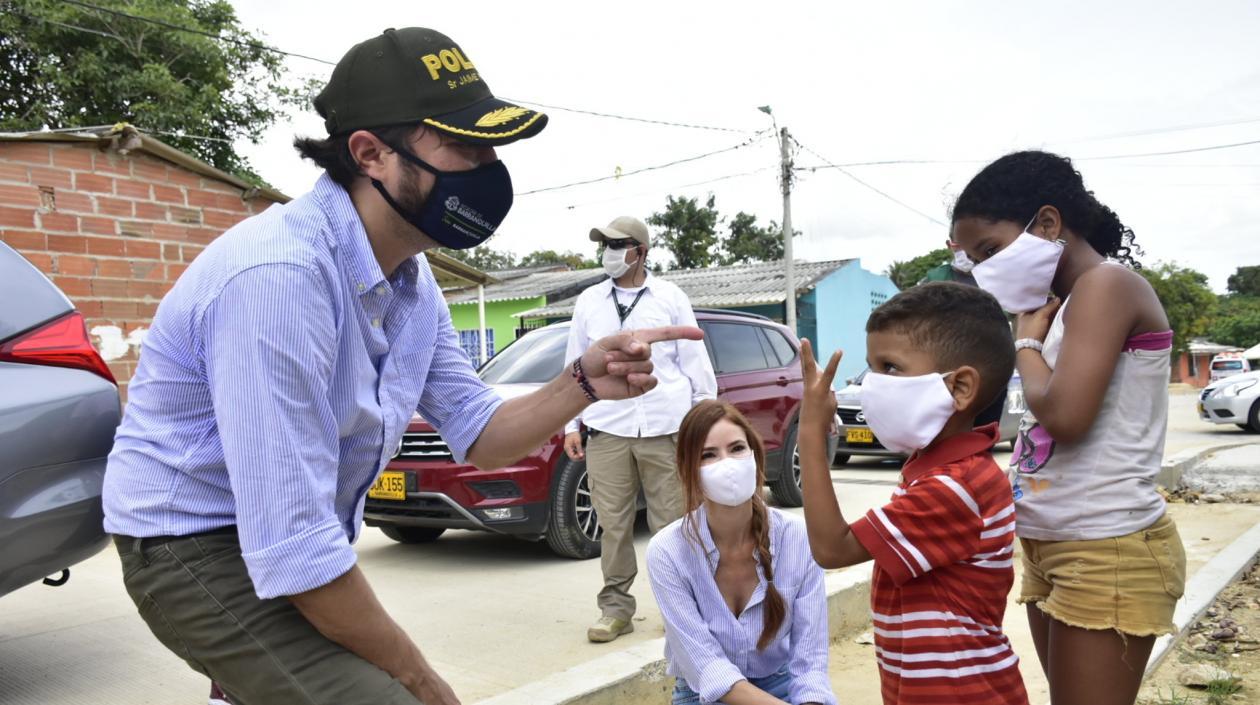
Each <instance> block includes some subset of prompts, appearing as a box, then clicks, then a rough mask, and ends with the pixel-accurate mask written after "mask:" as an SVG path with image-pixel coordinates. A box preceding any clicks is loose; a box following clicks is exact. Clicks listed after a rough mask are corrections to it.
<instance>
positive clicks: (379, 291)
mask: <svg viewBox="0 0 1260 705" xmlns="http://www.w3.org/2000/svg"><path fill="white" fill-rule="evenodd" d="M376 295H377V296H384V295H385V287H383V286H378V287H376Z"/></svg>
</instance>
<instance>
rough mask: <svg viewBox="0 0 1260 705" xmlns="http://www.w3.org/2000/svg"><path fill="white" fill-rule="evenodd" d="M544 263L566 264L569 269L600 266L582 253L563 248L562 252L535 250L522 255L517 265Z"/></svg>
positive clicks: (538, 264) (534, 265)
mask: <svg viewBox="0 0 1260 705" xmlns="http://www.w3.org/2000/svg"><path fill="white" fill-rule="evenodd" d="M546 264H563V265H567V266H568V267H569V268H570V269H591V268H594V267H599V266H600V263H599V262H596V261H595V260H592V259H587V258H585V257H583V256H582V255H580V254H578V253H576V252H572V251H569V250H565V251H564V252H556V251H555V250H537V251H534V252H531V253H529V254H527V255H525V256H524V257H522V258H521V261H520V262H519V263H518V265H517V266H520V267H537V266H541V265H546Z"/></svg>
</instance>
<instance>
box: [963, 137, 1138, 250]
mask: <svg viewBox="0 0 1260 705" xmlns="http://www.w3.org/2000/svg"><path fill="white" fill-rule="evenodd" d="M1042 206H1054V207H1055V208H1056V209H1058V211H1059V215H1060V216H1062V218H1063V225H1064V226H1065V227H1067V228H1068V229H1069V230H1071V231H1072V232H1074V233H1076V234H1077V235H1080V236H1081V237H1083V238H1085V241H1086V242H1088V243H1089V244H1090V247H1093V248H1094V249H1095V250H1097V251H1098V254H1100V255H1103V256H1104V257H1111V258H1113V259H1116V260H1119V261H1120V262H1123V263H1124V264H1125V265H1127V266H1129V267H1131V268H1133V269H1141V268H1142V265H1141V263H1139V262H1138V261H1137V260H1136V259H1135V258H1134V254H1136V255H1138V256H1141V255H1142V248H1140V247H1138V246H1137V244H1136V243H1134V241H1133V231H1132V230H1130V229H1129V228H1127V227H1125V225H1124V223H1122V222H1120V218H1119V216H1117V215H1116V213H1115V211H1113V210H1111V209H1110V208H1108V207H1107V206H1105V205H1103V204H1102V203H1101V202H1100V201H1099V200H1098V199H1097V198H1095V197H1094V192H1093V191H1089V190H1087V189H1086V188H1085V181H1084V180H1083V179H1082V178H1081V172H1079V171H1077V170H1076V167H1074V166H1072V160H1071V159H1068V158H1067V157H1061V156H1059V155H1057V154H1051V153H1049V152H1041V151H1036V150H1030V151H1026V152H1012V153H1010V154H1008V155H1006V156H1004V157H1001V158H1000V159H998V160H997V161H995V162H993V163H992V164H990V165H988V166H986V167H985V168H983V169H981V170H980V173H979V174H976V175H975V176H974V177H972V179H971V182H970V183H968V184H967V187H966V188H964V189H963V191H962V193H961V194H959V196H958V201H957V202H956V203H954V211H953V213H952V215H951V218H952V220H951V222H954V223H957V222H958V221H959V220H961V219H963V218H984V219H986V220H989V221H999V220H1009V221H1011V222H1013V223H1019V224H1020V225H1025V224H1026V223H1028V221H1030V220H1032V218H1033V216H1035V215H1037V211H1038V210H1039V209H1040V208H1041V207H1042Z"/></svg>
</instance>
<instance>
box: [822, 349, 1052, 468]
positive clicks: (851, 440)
mask: <svg viewBox="0 0 1260 705" xmlns="http://www.w3.org/2000/svg"><path fill="white" fill-rule="evenodd" d="M867 372H870V370H869V369H866V370H862V373H861V374H859V375H858V376H856V377H850V378H849V379H848V380H846V382H845V384H846V386H845V387H844V389H841V390H840V391H838V392H836V412H837V415H838V416H839V417H840V444H839V446H838V447H837V448H836V457H835V463H836V464H837V465H843V464H845V463H847V462H849V459H850V457H851V456H854V455H870V456H875V457H880V458H904V457H906V454H905V453H900V452H898V451H895V450H889V449H887V448H885V447H884V446H883V444H882V443H880V442H879V438H877V437H876V436H875V433H874V432H873V431H871V427H870V426H869V425H867V423H866V417H865V416H863V415H862V402H861V394H862V380H863V379H864V378H865V377H866V373H867ZM1027 410H1028V409H1027V407H1025V406H1024V388H1023V386H1021V384H1020V380H1019V373H1016V374H1015V375H1013V376H1012V377H1011V381H1010V382H1009V383H1007V386H1006V400H1005V402H1004V403H1003V405H1002V416H1001V418H1000V420H999V421H998V438H999V439H1000V441H1001V442H1008V443H1010V444H1011V447H1012V449H1014V445H1015V436H1016V435H1017V434H1018V432H1019V421H1020V419H1021V418H1023V416H1024V412H1025V411H1027Z"/></svg>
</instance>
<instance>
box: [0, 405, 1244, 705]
mask: <svg viewBox="0 0 1260 705" xmlns="http://www.w3.org/2000/svg"><path fill="white" fill-rule="evenodd" d="M1193 404H1194V399H1193V396H1178V397H1174V398H1173V400H1172V403H1171V404H1170V411H1171V413H1170V423H1169V452H1170V453H1171V452H1176V451H1177V450H1181V449H1182V448H1185V447H1191V446H1199V445H1204V444H1210V443H1216V442H1221V441H1222V440H1223V439H1225V440H1239V439H1241V438H1243V434H1242V433H1241V432H1239V431H1238V430H1237V429H1235V428H1234V427H1233V426H1229V427H1213V426H1209V425H1208V424H1203V423H1201V422H1199V421H1198V420H1197V419H1196V418H1195V417H1194V407H1193ZM1005 460H1006V457H1005V456H1002V457H999V462H1003V463H1004V462H1005ZM898 470H899V465H898V463H895V462H880V461H875V460H862V459H857V458H855V459H854V460H853V461H852V462H851V463H850V464H849V465H847V466H845V467H843V468H837V469H835V470H834V471H833V475H832V476H833V479H834V481H835V482H836V489H837V494H838V495H839V496H840V498H841V504H842V506H843V508H844V511H845V513H846V515H847V516H850V517H856V516H859V515H860V514H861V513H863V512H865V511H866V510H867V509H869V508H871V507H873V506H876V505H878V504H882V503H883V502H885V501H887V499H888V497H889V495H890V494H891V492H892V487H893V486H894V485H895V484H896V481H897V476H898ZM796 511H799V510H796ZM647 538H648V536H647V532H646V530H644V529H642V528H641V529H640V532H639V536H638V539H637V541H636V547H637V549H638V550H639V553H640V565H642V552H643V551H644V550H645V549H646V546H647ZM357 549H358V551H359V555H360V565H361V566H362V567H363V569H364V571H365V572H366V574H367V575H368V578H369V579H370V580H371V582H372V584H373V585H374V586H375V587H376V589H377V591H378V593H379V594H380V597H381V601H382V602H383V603H384V605H385V606H386V607H387V608H388V609H389V610H390V611H391V612H392V613H393V614H394V616H395V618H396V619H397V620H398V621H399V622H400V623H401V624H402V625H403V627H404V628H405V629H406V630H407V631H408V632H409V633H410V634H411V635H412V636H413V638H415V640H416V641H417V643H419V644H420V646H421V648H422V649H424V650H425V651H426V653H427V654H428V655H429V657H430V659H431V660H433V661H434V662H435V663H436V664H437V666H438V668H439V670H440V671H441V672H442V673H443V674H445V676H446V677H447V678H448V680H449V681H450V682H451V684H452V686H453V687H454V688H455V690H456V692H457V693H459V694H460V697H461V699H462V700H463V701H464V702H465V703H472V702H475V701H476V700H479V699H481V698H483V697H486V696H489V695H493V694H496V693H499V692H503V691H505V690H509V689H511V688H515V687H518V686H520V685H524V684H525V683H528V682H531V681H534V680H537V679H538V678H540V677H542V676H543V675H546V674H548V673H553V672H556V671H558V670H563V669H565V668H569V667H571V666H575V665H577V664H579V663H581V662H584V661H586V660H589V659H591V658H594V657H596V656H599V655H603V654H606V653H608V652H610V651H611V650H614V649H619V648H622V647H623V646H624V645H626V644H628V643H636V642H639V641H643V640H647V639H652V638H656V637H659V636H661V635H663V633H664V631H663V627H662V625H661V622H660V618H659V616H658V614H657V611H656V608H655V604H654V602H653V600H652V596H651V590H650V589H649V587H648V585H647V582H646V579H645V576H643V575H641V576H640V580H639V581H638V582H637V584H636V585H635V588H634V593H635V595H636V596H637V597H638V599H639V605H640V609H639V614H640V615H641V618H640V619H639V621H636V631H635V633H634V634H631V635H627V636H626V637H623V638H622V639H620V640H618V641H617V642H614V643H613V644H608V645H592V644H589V643H587V641H586V637H585V632H586V626H587V625H588V624H589V623H590V622H592V621H593V620H594V619H595V618H596V617H598V612H597V610H596V607H595V592H596V590H597V589H598V586H599V584H600V572H599V562H598V561H571V560H565V559H560V558H556V557H555V556H553V555H551V554H550V553H549V552H548V551H547V549H546V547H545V546H543V545H541V544H532V543H526V542H522V541H517V540H513V539H509V538H504V537H500V536H494V535H490V534H481V533H474V532H466V531H452V532H448V533H447V535H444V536H443V537H442V538H441V539H440V540H439V541H437V542H436V543H433V544H430V545H427V546H403V545H399V544H395V543H393V542H391V541H389V540H388V539H386V538H385V537H384V536H383V535H382V534H381V533H380V532H378V531H376V530H374V529H368V530H366V531H365V533H364V536H363V539H362V540H361V541H360V542H359V544H358V546H357ZM206 691H207V686H206V682H205V680H204V679H203V678H201V677H200V676H198V675H197V674H195V673H193V672H192V671H190V670H189V669H188V668H187V667H186V666H185V665H184V664H183V663H182V662H181V661H179V660H178V659H177V658H176V657H174V656H173V655H171V654H169V653H168V652H166V651H165V650H164V649H163V648H162V647H161V646H160V645H159V644H158V643H157V642H156V641H155V640H154V638H153V637H152V636H151V635H150V634H149V633H148V631H147V629H146V627H145V626H144V624H143V623H142V622H141V621H140V619H139V617H137V616H136V614H135V609H134V607H133V606H132V604H131V602H130V600H129V599H128V598H127V596H126V593H125V592H124V591H123V588H122V584H121V578H120V576H119V569H118V561H117V557H116V556H115V554H114V553H113V551H112V549H110V550H107V551H105V552H103V553H101V554H100V555H98V556H96V557H94V558H92V559H90V560H88V561H86V562H84V563H82V564H80V565H79V566H76V567H75V568H74V569H73V570H72V577H71V580H70V582H69V583H68V584H67V585H65V586H64V587H60V588H48V587H44V586H42V585H35V586H30V587H27V588H23V589H22V590H19V591H17V592H15V593H12V594H10V595H7V596H5V597H3V598H0V704H2V705H79V704H82V705H111V704H117V705H147V704H150V703H152V704H153V705H174V704H176V703H203V702H205V694H206Z"/></svg>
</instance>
